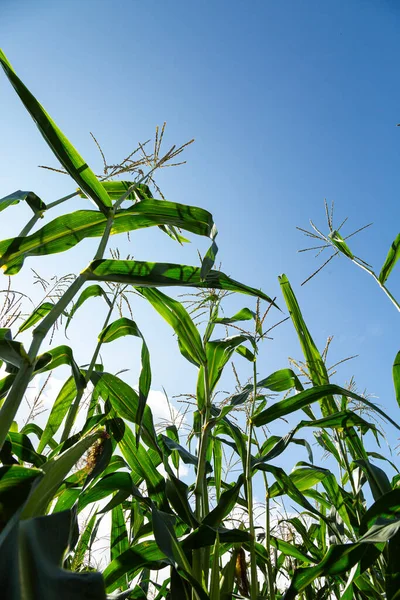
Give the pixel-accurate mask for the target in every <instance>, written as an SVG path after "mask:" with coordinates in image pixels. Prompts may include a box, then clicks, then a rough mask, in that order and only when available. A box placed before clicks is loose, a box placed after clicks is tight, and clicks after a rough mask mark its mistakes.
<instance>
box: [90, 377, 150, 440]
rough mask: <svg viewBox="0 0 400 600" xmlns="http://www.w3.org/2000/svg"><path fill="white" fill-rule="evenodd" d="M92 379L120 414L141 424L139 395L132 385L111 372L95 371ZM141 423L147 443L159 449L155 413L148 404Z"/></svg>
mask: <svg viewBox="0 0 400 600" xmlns="http://www.w3.org/2000/svg"><path fill="white" fill-rule="evenodd" d="M91 381H92V383H93V385H94V386H95V391H96V392H97V393H99V394H100V396H101V397H102V398H103V400H109V401H110V403H111V405H112V407H113V409H114V410H115V412H116V414H117V415H118V416H120V417H122V418H123V419H127V420H128V421H131V422H132V423H136V425H139V420H138V417H140V413H139V395H138V394H137V392H135V390H134V389H133V388H132V387H131V386H130V385H128V384H127V383H126V382H125V381H122V379H120V378H119V377H117V376H116V375H111V374H110V373H93V374H92V377H91ZM141 424H142V428H143V432H142V435H143V439H144V441H145V443H146V444H147V445H148V446H150V447H151V448H154V449H156V450H157V435H156V431H155V428H154V423H153V415H152V413H151V410H150V408H149V407H148V406H147V405H146V406H145V407H144V412H143V419H142V420H141Z"/></svg>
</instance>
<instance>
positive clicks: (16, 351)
mask: <svg viewBox="0 0 400 600" xmlns="http://www.w3.org/2000/svg"><path fill="white" fill-rule="evenodd" d="M0 358H1V359H2V360H4V362H6V363H8V364H9V365H12V366H13V367H18V368H19V367H20V366H21V365H22V363H23V362H24V361H27V360H28V355H27V353H26V351H25V348H24V347H23V345H22V344H21V342H16V341H15V340H13V339H12V334H11V329H6V328H2V329H0Z"/></svg>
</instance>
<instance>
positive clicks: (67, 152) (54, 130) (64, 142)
mask: <svg viewBox="0 0 400 600" xmlns="http://www.w3.org/2000/svg"><path fill="white" fill-rule="evenodd" d="M0 64H1V66H2V67H3V70H4V72H5V74H6V75H7V77H8V79H9V81H10V83H11V85H12V86H13V88H14V89H15V91H16V92H17V94H18V96H19V97H20V99H21V101H22V103H23V104H24V106H25V108H26V110H27V111H28V112H29V114H30V115H31V117H32V119H33V120H34V121H35V123H36V125H37V127H38V129H39V131H40V133H41V134H42V136H43V137H44V139H45V140H46V142H47V144H48V145H49V147H50V148H51V150H52V151H53V152H54V154H55V156H56V157H57V158H58V160H59V161H60V163H61V164H62V166H63V167H64V169H65V170H66V171H67V172H68V173H69V174H70V175H71V177H72V178H73V179H74V180H75V181H76V183H77V184H78V185H79V187H80V188H81V189H82V190H83V191H84V192H85V194H86V195H87V196H88V197H89V198H91V199H92V200H93V202H95V203H96V204H97V206H98V207H99V208H100V210H101V211H103V212H104V213H105V214H106V213H107V212H108V209H109V208H110V207H111V200H110V198H109V196H108V194H107V192H106V190H105V189H104V187H103V186H102V184H101V183H100V181H99V180H98V179H97V177H96V175H95V174H94V173H93V171H92V170H91V169H90V168H89V167H88V165H87V163H86V162H85V161H84V159H83V158H82V157H81V156H80V154H79V153H78V152H77V151H76V150H75V148H74V147H73V145H72V144H71V143H70V142H69V140H68V139H67V138H66V137H65V135H64V134H63V133H62V131H61V130H60V129H59V128H58V127H57V125H56V124H55V123H54V121H53V120H52V119H51V117H50V116H49V115H48V113H47V112H46V111H45V110H44V108H43V107H42V106H41V105H40V104H39V102H38V101H37V100H36V98H35V97H34V96H33V95H32V94H31V92H30V91H29V90H28V88H27V87H26V86H25V85H24V84H23V83H22V81H21V80H20V79H19V77H18V76H17V74H16V73H15V71H14V69H13V68H12V66H11V64H10V63H9V61H8V60H7V58H6V56H5V54H4V52H3V51H2V50H0Z"/></svg>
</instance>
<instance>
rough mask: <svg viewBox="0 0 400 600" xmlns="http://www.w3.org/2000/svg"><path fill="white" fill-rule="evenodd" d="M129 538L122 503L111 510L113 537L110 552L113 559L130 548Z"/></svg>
mask: <svg viewBox="0 0 400 600" xmlns="http://www.w3.org/2000/svg"><path fill="white" fill-rule="evenodd" d="M128 548H129V540H128V532H127V530H126V525H125V517H124V513H123V510H122V508H121V505H119V506H116V507H115V508H113V509H112V511H111V537H110V552H111V560H112V561H113V560H114V559H116V558H117V557H118V556H119V555H120V554H122V553H123V552H125V550H128Z"/></svg>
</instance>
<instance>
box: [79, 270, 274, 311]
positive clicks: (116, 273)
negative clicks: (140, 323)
mask: <svg viewBox="0 0 400 600" xmlns="http://www.w3.org/2000/svg"><path fill="white" fill-rule="evenodd" d="M85 274H87V275H88V279H90V280H93V281H114V282H120V283H128V284H129V283H130V284H132V285H134V286H146V287H162V286H186V287H199V288H213V289H217V290H227V291H230V292H240V293H242V294H248V295H250V296H256V297H258V298H261V299H262V300H265V301H266V302H268V303H272V304H274V306H276V304H275V303H274V302H273V301H272V300H271V298H270V297H269V296H267V295H266V294H264V292H262V291H261V290H256V289H255V288H252V287H249V286H247V285H244V284H243V283H239V282H238V281H235V280H234V279H231V278H230V277H228V276H227V275H225V273H222V272H221V271H214V270H211V271H210V272H209V273H208V274H207V276H206V278H205V280H204V281H202V279H201V276H200V268H199V267H191V266H188V265H178V264H175V263H152V262H142V261H135V260H107V259H104V260H96V261H93V262H92V263H91V264H90V265H89V267H88V268H87V269H86V271H85Z"/></svg>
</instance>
